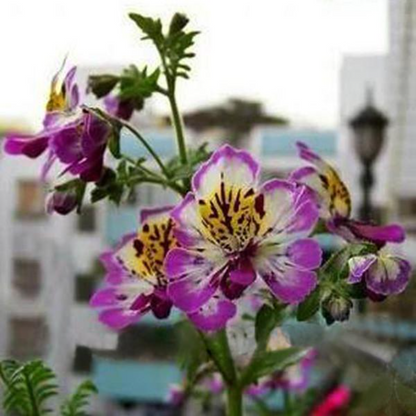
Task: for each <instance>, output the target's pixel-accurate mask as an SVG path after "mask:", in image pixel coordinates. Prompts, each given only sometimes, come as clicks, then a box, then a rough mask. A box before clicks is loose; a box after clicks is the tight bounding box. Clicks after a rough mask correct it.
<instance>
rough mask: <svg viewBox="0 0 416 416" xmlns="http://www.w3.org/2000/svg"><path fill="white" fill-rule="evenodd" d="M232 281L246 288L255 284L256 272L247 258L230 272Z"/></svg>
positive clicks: (240, 261) (241, 260)
mask: <svg viewBox="0 0 416 416" xmlns="http://www.w3.org/2000/svg"><path fill="white" fill-rule="evenodd" d="M230 280H231V281H232V282H234V283H238V284H240V285H244V286H248V285H250V284H251V283H253V282H254V281H255V280H256V271H255V270H254V268H253V265H252V264H251V261H250V260H249V259H246V258H242V259H240V260H239V261H238V262H237V264H236V266H235V268H234V269H233V270H231V271H230Z"/></svg>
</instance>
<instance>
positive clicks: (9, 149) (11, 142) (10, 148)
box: [4, 132, 49, 159]
mask: <svg viewBox="0 0 416 416" xmlns="http://www.w3.org/2000/svg"><path fill="white" fill-rule="evenodd" d="M48 142H49V136H48V134H47V133H46V132H44V133H39V134H38V135H35V136H29V135H17V134H16V135H15V134H11V135H9V136H7V137H6V138H5V143H4V151H5V152H6V153H8V154H9V155H25V156H27V157H30V158H32V159H35V158H37V157H38V156H40V155H41V154H42V153H43V152H44V151H45V150H46V149H47V147H48Z"/></svg>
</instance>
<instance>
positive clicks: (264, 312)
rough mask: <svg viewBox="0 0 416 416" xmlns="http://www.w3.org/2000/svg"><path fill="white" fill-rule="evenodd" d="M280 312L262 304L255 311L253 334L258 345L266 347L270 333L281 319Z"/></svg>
mask: <svg viewBox="0 0 416 416" xmlns="http://www.w3.org/2000/svg"><path fill="white" fill-rule="evenodd" d="M280 312H281V311H278V310H276V309H274V308H273V307H271V306H269V305H263V306H262V307H261V308H260V310H259V311H258V312H257V315H256V322H255V329H256V333H255V334H256V342H257V344H258V346H260V345H261V346H263V347H264V348H265V347H266V345H267V341H268V339H269V336H270V333H271V332H272V331H273V329H274V328H276V325H277V324H278V323H279V322H280V320H281V314H280Z"/></svg>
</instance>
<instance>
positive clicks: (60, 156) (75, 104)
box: [4, 67, 111, 182]
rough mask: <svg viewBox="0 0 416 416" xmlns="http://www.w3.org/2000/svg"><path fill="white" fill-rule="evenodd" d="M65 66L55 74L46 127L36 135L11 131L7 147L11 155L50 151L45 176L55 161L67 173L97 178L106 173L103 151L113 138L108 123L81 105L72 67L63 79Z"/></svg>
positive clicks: (96, 179)
mask: <svg viewBox="0 0 416 416" xmlns="http://www.w3.org/2000/svg"><path fill="white" fill-rule="evenodd" d="M61 71H62V69H61V70H60V71H59V72H58V73H57V74H56V75H55V76H54V77H53V80H52V85H51V91H50V96H49V101H48V103H47V106H46V115H45V118H44V121H43V129H42V130H41V131H40V132H39V133H36V134H34V135H22V134H10V135H8V136H7V137H6V139H5V145H4V150H5V152H6V153H8V154H11V155H25V156H27V157H30V158H37V157H39V156H41V155H42V154H44V153H45V152H47V156H46V161H45V163H44V165H43V168H42V177H43V178H45V177H46V175H47V173H48V172H49V170H50V168H51V167H52V165H53V164H54V163H55V162H56V161H58V160H59V161H60V162H61V164H62V165H63V166H64V173H67V172H69V173H71V174H72V175H74V176H79V177H80V178H81V179H82V180H84V181H86V182H88V181H94V182H95V181H98V180H99V179H100V178H101V175H102V173H103V163H104V153H105V150H106V146H107V142H108V140H109V138H110V134H111V128H110V126H109V124H108V123H107V122H106V121H104V120H102V119H100V118H98V117H97V116H95V115H94V114H92V113H89V112H87V111H85V110H82V109H81V107H80V106H79V90H78V86H77V84H76V83H75V74H76V68H75V67H73V68H72V69H71V70H70V71H69V72H68V73H67V75H66V76H65V77H64V79H63V81H62V82H60V77H61Z"/></svg>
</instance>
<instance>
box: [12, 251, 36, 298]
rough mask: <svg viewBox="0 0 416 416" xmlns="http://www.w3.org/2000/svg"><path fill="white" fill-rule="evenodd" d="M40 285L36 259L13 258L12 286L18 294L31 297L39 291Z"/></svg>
mask: <svg viewBox="0 0 416 416" xmlns="http://www.w3.org/2000/svg"><path fill="white" fill-rule="evenodd" d="M41 285H42V275H41V267H40V264H39V262H38V261H36V260H30V259H14V261H13V286H14V287H15V288H16V289H17V290H18V292H19V294H21V295H23V296H25V297H28V298H33V297H35V296H37V295H38V294H39V292H40V289H41Z"/></svg>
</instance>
